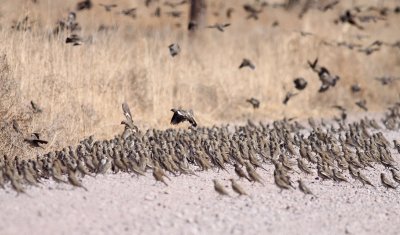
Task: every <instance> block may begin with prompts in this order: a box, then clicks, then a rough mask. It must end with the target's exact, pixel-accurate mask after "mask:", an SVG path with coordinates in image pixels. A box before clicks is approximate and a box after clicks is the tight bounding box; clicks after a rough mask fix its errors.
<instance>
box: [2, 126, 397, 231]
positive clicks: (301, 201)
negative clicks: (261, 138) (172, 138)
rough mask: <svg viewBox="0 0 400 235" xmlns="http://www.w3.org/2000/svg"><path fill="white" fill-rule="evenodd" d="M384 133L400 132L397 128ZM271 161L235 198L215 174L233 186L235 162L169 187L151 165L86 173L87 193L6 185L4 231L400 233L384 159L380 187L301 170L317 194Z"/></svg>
mask: <svg viewBox="0 0 400 235" xmlns="http://www.w3.org/2000/svg"><path fill="white" fill-rule="evenodd" d="M385 136H386V137H387V138H388V139H389V140H390V141H392V139H393V138H397V139H400V135H399V133H395V132H385ZM392 153H393V156H394V157H395V158H396V161H398V160H399V154H397V152H395V151H394V150H392ZM265 167H266V168H267V170H268V171H264V170H261V169H259V170H258V172H259V173H260V174H261V175H262V176H263V177H264V179H265V181H266V182H265V186H262V185H260V184H251V183H249V182H245V181H244V180H242V181H240V184H241V185H242V186H243V187H244V188H245V189H246V190H247V192H248V193H249V194H250V195H251V197H245V196H242V197H237V196H236V195H235V194H234V192H233V191H232V190H231V188H230V187H229V188H228V190H229V192H230V193H231V195H232V196H233V197H231V198H228V197H221V196H218V195H217V193H216V192H215V191H214V188H213V184H212V179H214V178H216V179H218V180H220V182H222V183H223V184H224V185H226V186H230V182H229V181H228V179H229V178H230V177H232V176H234V177H235V178H236V176H235V174H234V172H233V169H232V168H230V169H229V170H230V174H228V173H227V172H223V171H220V172H216V171H208V172H198V173H197V174H198V177H196V176H183V175H182V176H178V177H172V176H170V177H171V179H172V181H169V182H168V183H169V186H168V187H167V186H165V185H162V184H160V183H157V184H156V183H155V180H154V179H153V177H152V175H151V173H150V172H148V173H147V175H146V177H139V178H137V177H135V176H134V177H132V176H131V175H128V174H122V173H120V174H117V175H112V174H108V175H105V176H103V175H98V176H97V177H96V178H91V177H85V178H84V180H83V183H84V185H85V186H86V187H87V188H88V190H89V191H88V192H86V191H84V190H83V189H80V188H73V187H72V186H71V185H57V184H56V183H55V182H53V181H49V182H44V183H43V185H41V187H40V188H35V187H31V188H28V189H27V192H28V194H29V195H19V196H16V193H15V192H14V191H11V190H10V189H9V188H8V189H7V190H6V191H4V190H0V205H1V206H0V208H1V209H0V210H1V213H0V234H3V235H8V234H96V235H97V234H399V231H400V216H399V211H400V202H399V201H400V200H399V195H400V191H399V190H400V188H399V189H397V190H386V189H385V188H384V187H382V186H381V183H380V178H379V174H380V173H381V172H386V173H387V174H388V176H391V175H390V172H389V171H388V170H385V169H384V168H383V167H381V165H379V166H376V169H375V170H370V171H368V172H367V171H364V173H365V174H366V175H367V176H368V177H369V178H370V179H371V180H372V182H373V183H374V184H375V185H377V188H376V189H375V188H372V187H370V186H366V187H363V186H362V185H361V183H360V182H358V181H357V182H354V181H353V180H352V179H351V183H352V184H346V183H340V184H339V183H334V182H332V181H324V182H321V181H320V180H316V179H315V177H316V174H315V175H314V176H304V174H301V178H303V180H304V181H305V182H306V183H307V184H308V186H309V187H310V189H311V190H312V191H313V192H314V194H315V195H316V197H314V196H309V195H307V196H305V195H303V194H302V193H301V192H300V191H299V190H298V189H296V190H293V189H292V190H289V191H283V192H280V190H279V189H278V188H277V187H276V186H275V185H274V183H273V175H272V174H273V173H272V172H273V171H272V169H273V167H272V166H271V165H265ZM297 177H299V174H297V173H293V177H292V178H293V180H295V179H296V178H297ZM349 178H350V177H349ZM296 186H297V184H296Z"/></svg>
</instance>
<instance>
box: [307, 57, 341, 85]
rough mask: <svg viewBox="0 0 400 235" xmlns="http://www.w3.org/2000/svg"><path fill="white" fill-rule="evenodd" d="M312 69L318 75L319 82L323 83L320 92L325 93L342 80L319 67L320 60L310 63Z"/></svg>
mask: <svg viewBox="0 0 400 235" xmlns="http://www.w3.org/2000/svg"><path fill="white" fill-rule="evenodd" d="M308 65H309V66H310V68H311V69H312V70H313V71H314V72H315V73H317V74H318V77H319V80H320V81H321V82H322V84H321V87H320V88H319V90H318V92H325V91H327V90H328V89H329V88H330V87H334V86H335V85H336V82H337V81H339V80H340V77H339V76H333V75H331V74H330V72H329V70H328V69H327V68H325V67H323V66H319V65H318V58H316V59H315V60H314V62H310V61H308Z"/></svg>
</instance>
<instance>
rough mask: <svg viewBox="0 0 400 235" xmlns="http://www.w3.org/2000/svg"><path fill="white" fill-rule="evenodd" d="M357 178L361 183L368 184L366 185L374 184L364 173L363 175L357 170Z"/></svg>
mask: <svg viewBox="0 0 400 235" xmlns="http://www.w3.org/2000/svg"><path fill="white" fill-rule="evenodd" d="M357 178H358V180H360V181H361V183H362V184H363V185H366V184H368V185H371V186H372V187H375V185H373V184H372V183H371V181H370V180H369V179H368V178H367V177H366V176H365V175H363V174H362V173H361V172H360V171H358V172H357Z"/></svg>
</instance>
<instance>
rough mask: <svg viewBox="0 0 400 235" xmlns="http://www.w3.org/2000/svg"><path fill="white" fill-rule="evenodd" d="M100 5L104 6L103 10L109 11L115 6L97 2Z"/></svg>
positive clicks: (115, 5)
mask: <svg viewBox="0 0 400 235" xmlns="http://www.w3.org/2000/svg"><path fill="white" fill-rule="evenodd" d="M99 5H100V6H102V7H104V10H106V11H111V9H113V8H115V7H117V4H102V3H100V4H99Z"/></svg>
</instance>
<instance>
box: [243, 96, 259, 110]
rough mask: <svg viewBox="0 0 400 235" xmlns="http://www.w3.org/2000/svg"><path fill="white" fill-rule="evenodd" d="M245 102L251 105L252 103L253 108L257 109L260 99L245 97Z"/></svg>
mask: <svg viewBox="0 0 400 235" xmlns="http://www.w3.org/2000/svg"><path fill="white" fill-rule="evenodd" d="M246 102H248V103H250V104H251V105H253V108H254V109H258V108H259V107H260V101H259V100H258V99H256V98H250V99H247V100H246Z"/></svg>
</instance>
